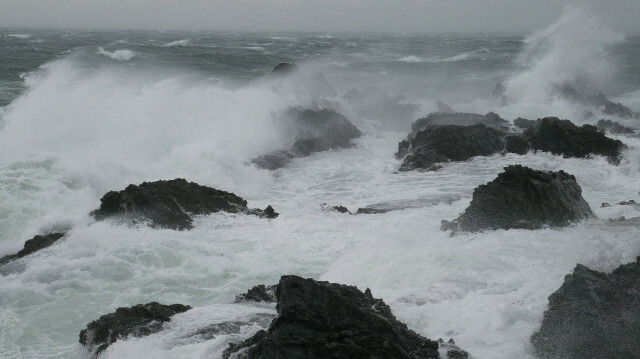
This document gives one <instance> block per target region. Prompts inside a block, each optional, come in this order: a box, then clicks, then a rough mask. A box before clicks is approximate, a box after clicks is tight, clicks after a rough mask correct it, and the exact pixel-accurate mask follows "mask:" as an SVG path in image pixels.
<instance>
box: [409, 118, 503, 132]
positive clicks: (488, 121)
mask: <svg viewBox="0 0 640 359" xmlns="http://www.w3.org/2000/svg"><path fill="white" fill-rule="evenodd" d="M477 124H483V125H485V126H487V127H491V128H494V129H496V130H500V131H508V130H509V127H508V125H509V121H507V120H505V119H503V118H502V117H500V116H498V115H497V114H495V113H493V112H489V113H488V114H486V115H479V114H477V113H462V112H456V113H443V112H435V113H430V114H428V115H427V117H424V118H421V119H419V120H417V121H415V122H414V123H412V124H411V130H412V131H413V133H416V132H418V131H422V130H424V129H425V128H427V126H430V125H456V126H473V125H477ZM409 137H411V135H409Z"/></svg>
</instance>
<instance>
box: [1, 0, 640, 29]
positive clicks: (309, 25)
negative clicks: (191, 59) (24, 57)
mask: <svg viewBox="0 0 640 359" xmlns="http://www.w3.org/2000/svg"><path fill="white" fill-rule="evenodd" d="M567 4H578V5H579V6H581V7H584V8H586V9H587V11H589V12H590V13H592V14H594V15H596V16H598V17H599V18H601V20H602V21H603V22H604V23H605V24H607V25H608V26H610V27H611V28H612V29H614V30H617V31H619V32H625V33H630V32H633V33H638V32H640V21H639V20H638V19H640V0H573V1H564V0H0V27H38V28H57V27H65V28H91V29H114V28H115V29H163V30H233V31H321V32H342V31H376V32H520V33H522V32H525V33H526V32H531V31H532V30H535V29H540V28H543V27H545V26H547V25H548V24H550V23H552V22H553V21H554V20H556V19H557V18H558V16H559V14H560V12H561V11H562V8H563V6H565V5H567Z"/></svg>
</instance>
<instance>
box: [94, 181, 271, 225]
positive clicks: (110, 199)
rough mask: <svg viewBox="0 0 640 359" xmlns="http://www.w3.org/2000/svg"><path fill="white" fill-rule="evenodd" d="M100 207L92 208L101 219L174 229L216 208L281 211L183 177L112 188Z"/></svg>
mask: <svg viewBox="0 0 640 359" xmlns="http://www.w3.org/2000/svg"><path fill="white" fill-rule="evenodd" d="M100 202H101V204H100V208H99V209H97V210H95V211H93V212H91V214H92V215H93V216H94V217H95V218H96V219H97V220H103V219H106V218H116V219H125V220H127V221H129V222H133V223H138V222H148V223H149V225H150V226H152V227H161V228H170V229H179V230H183V229H190V228H192V221H193V219H192V217H193V216H194V215H206V214H211V213H216V212H220V211H223V212H229V213H246V214H253V215H258V216H262V217H267V218H275V217H277V216H278V214H277V213H275V211H274V210H273V208H271V206H269V207H267V208H266V209H265V210H264V211H263V210H259V209H249V208H248V207H247V201H245V200H244V199H242V198H241V197H239V196H236V195H235V194H233V193H230V192H225V191H220V190H217V189H215V188H210V187H206V186H201V185H199V184H197V183H193V182H187V181H186V180H184V179H182V178H178V179H174V180H170V181H156V182H143V183H142V184H141V185H139V186H136V185H133V184H132V185H129V186H127V188H126V189H125V190H123V191H120V192H115V191H111V192H109V193H107V194H105V195H104V196H103V197H102V199H100Z"/></svg>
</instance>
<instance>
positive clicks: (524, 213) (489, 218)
mask: <svg viewBox="0 0 640 359" xmlns="http://www.w3.org/2000/svg"><path fill="white" fill-rule="evenodd" d="M504 170H505V171H504V172H502V173H500V174H499V175H498V177H497V178H496V179H494V180H493V181H491V182H489V183H487V184H485V185H481V186H478V187H477V188H476V189H475V190H474V191H473V198H472V200H471V204H470V205H469V207H467V209H466V210H465V211H464V213H462V215H460V217H458V218H457V219H455V220H453V221H451V222H449V221H442V229H443V230H452V231H454V232H455V231H465V232H477V231H484V230H495V229H516V228H519V229H538V228H542V227H545V226H551V227H562V226H567V225H569V224H571V223H573V222H576V221H580V220H583V219H585V218H588V217H591V216H593V213H592V212H591V207H589V204H588V203H587V202H586V201H585V200H584V198H582V189H581V188H580V186H579V185H578V183H577V182H576V178H575V177H574V176H572V175H570V174H568V173H566V172H564V171H558V172H545V171H537V170H533V169H531V168H528V167H523V166H520V165H515V166H509V167H505V169H504Z"/></svg>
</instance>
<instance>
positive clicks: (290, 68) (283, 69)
mask: <svg viewBox="0 0 640 359" xmlns="http://www.w3.org/2000/svg"><path fill="white" fill-rule="evenodd" d="M297 70H298V65H296V64H293V63H289V62H281V63H279V64H277V65H276V67H274V68H273V71H271V73H272V74H274V75H288V74H290V73H292V72H295V71H297Z"/></svg>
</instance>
